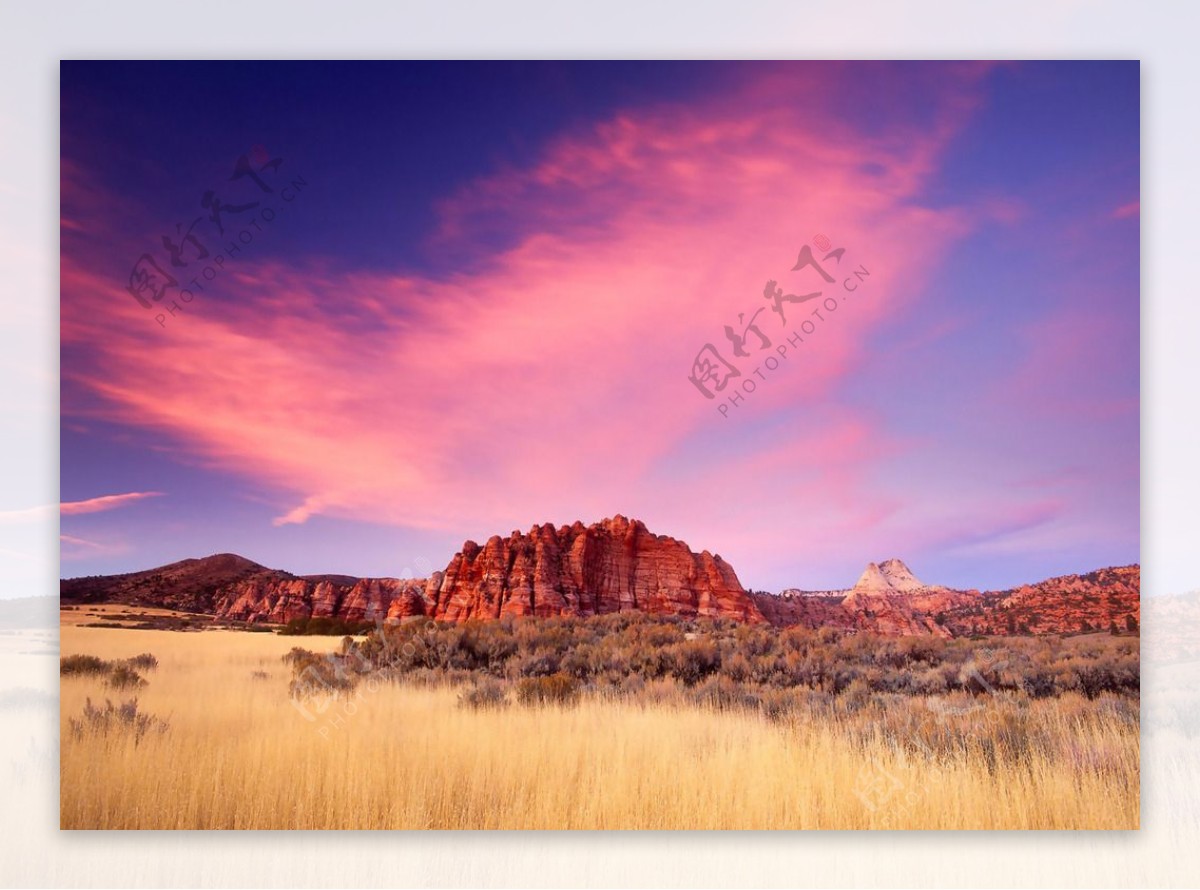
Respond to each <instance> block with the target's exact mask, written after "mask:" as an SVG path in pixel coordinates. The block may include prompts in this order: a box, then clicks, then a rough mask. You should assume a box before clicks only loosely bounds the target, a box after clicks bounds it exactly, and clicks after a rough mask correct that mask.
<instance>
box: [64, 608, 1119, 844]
mask: <svg viewBox="0 0 1200 890" xmlns="http://www.w3.org/2000/svg"><path fill="white" fill-rule="evenodd" d="M295 643H296V640H295V639H289V638H285V637H276V636H272V635H266V634H247V633H239V632H231V631H206V632H201V633H178V632H171V631H150V630H123V629H105V628H86V627H79V626H71V625H68V626H64V627H63V629H62V653H63V654H64V655H69V654H74V653H88V654H94V655H99V656H101V657H103V658H124V657H130V656H133V655H136V654H138V653H139V652H153V653H154V654H155V655H157V656H158V658H159V661H160V665H159V667H158V669H157V670H156V671H154V672H153V673H150V674H148V679H149V681H150V682H149V685H148V686H146V687H144V688H143V689H141V690H139V691H138V692H137V697H138V700H139V705H140V708H141V709H142V710H143V711H146V712H148V713H150V714H153V715H156V716H158V717H162V718H165V719H167V720H168V721H169V724H170V728H169V730H168V731H166V732H165V733H161V734H159V733H154V732H151V733H148V734H147V735H145V736H143V737H142V738H141V739H140V741H135V739H134V738H133V737H132V736H131V735H130V734H128V733H124V734H121V733H112V734H109V735H107V736H104V735H95V734H89V733H84V734H83V735H81V736H78V737H77V736H76V734H74V733H73V732H72V731H71V728H70V719H71V718H72V717H78V716H79V714H80V713H81V712H82V710H83V707H84V702H85V699H86V698H87V697H89V696H90V697H91V698H92V699H93V701H99V702H102V701H103V700H104V699H105V698H106V697H107V698H112V699H113V700H114V701H119V700H121V699H127V698H129V697H131V694H130V693H128V692H126V693H116V692H115V691H113V690H109V689H107V688H106V687H105V686H104V684H103V680H102V679H100V678H97V677H78V678H76V677H68V678H64V679H63V682H62V762H61V825H62V827H63V828H181V829H194V828H224V829H235V828H254V829H280V828H303V829H327V828H350V829H400V828H406V829H407V828H439V829H464V828H514V829H521V828H551V829H561V828H567V829H585V828H598V829H634V828H645V829H728V828H739V829H771V828H821V829H848V828H931V829H932V828H975V829H993V828H1043V829H1044V828H1121V829H1129V828H1137V827H1138V817H1139V796H1138V744H1139V741H1138V730H1137V726H1136V725H1131V724H1129V723H1128V722H1121V721H1120V720H1117V719H1115V718H1113V719H1106V718H1104V716H1103V715H1099V716H1095V715H1092V716H1091V717H1089V719H1086V720H1084V719H1080V717H1079V713H1080V709H1079V707H1077V706H1076V707H1065V706H1063V703H1061V702H1058V701H1055V700H1049V701H1039V702H1035V703H1033V705H1032V706H1031V707H1034V708H1037V709H1039V712H1038V713H1037V714H1036V719H1038V720H1039V721H1044V724H1043V728H1045V729H1047V730H1048V731H1049V732H1050V733H1051V735H1052V737H1053V738H1055V739H1057V740H1058V741H1057V742H1056V743H1055V744H1054V745H1052V746H1050V749H1049V750H1044V751H1043V750H1036V751H1033V752H1030V753H1028V754H1026V755H1025V756H1024V757H1022V758H1020V759H1016V760H1014V761H1012V762H1009V761H1007V760H1001V761H1000V762H999V763H998V764H995V765H994V766H993V768H992V769H989V766H988V763H987V762H986V761H985V760H984V759H983V758H981V757H978V756H968V755H965V754H957V755H956V754H944V755H941V756H929V755H927V754H921V753H919V752H918V753H913V752H912V751H906V750H905V749H904V748H903V746H900V745H897V744H894V742H893V740H890V739H888V738H886V737H885V736H884V735H883V734H882V733H876V734H874V736H872V737H870V738H869V739H868V740H866V741H864V740H863V733H862V731H861V730H862V727H861V726H860V727H855V728H854V729H855V730H856V731H855V732H850V731H849V730H850V729H851V727H848V726H843V725H839V723H838V722H837V721H833V722H828V721H817V720H812V719H799V720H791V721H787V722H784V723H772V722H769V721H767V720H765V719H764V718H762V717H760V716H758V715H757V714H755V713H748V712H715V711H711V710H707V709H704V708H700V707H697V706H695V705H688V704H682V703H680V704H671V703H669V702H668V703H656V704H653V705H639V704H636V703H630V702H627V701H626V702H618V701H602V700H594V699H587V698H585V699H584V700H583V701H582V702H581V703H580V704H579V705H577V706H575V707H571V708H554V707H544V708H525V707H519V706H513V707H509V708H506V709H503V710H494V711H487V710H485V711H473V710H467V709H463V708H460V707H458V706H457V696H456V693H455V692H454V691H453V690H451V689H446V688H418V687H412V686H402V685H397V684H392V683H387V682H383V683H373V682H368V683H364V684H362V685H360V687H359V690H358V693H359V695H358V697H356V698H354V699H352V700H351V701H349V702H347V703H345V704H342V705H334V706H331V707H330V708H329V709H328V710H327V711H326V712H324V713H322V714H316V713H311V712H310V716H312V717H313V718H314V719H313V720H312V721H310V720H308V719H306V717H305V716H304V715H303V714H301V713H300V712H299V711H298V710H297V709H296V708H295V707H294V706H293V705H292V704H291V702H290V700H289V698H288V694H287V686H288V681H289V679H290V673H289V671H288V670H286V668H285V666H284V665H283V664H282V663H281V662H280V660H279V659H280V656H281V655H282V654H284V653H285V652H287V651H288V650H289V649H290V648H291V647H292V646H293V645H295ZM303 643H304V645H305V646H306V647H309V648H316V649H320V648H322V647H327V648H332V647H334V646H336V645H337V644H338V641H337V640H336V639H333V638H306V639H305V640H304V641H303ZM255 671H265V672H267V673H269V674H270V676H269V677H268V678H266V679H252V676H251V675H252V673H253V672H255ZM1076 704H1077V705H1078V702H1077V703H1076ZM963 719H972V720H975V721H978V722H979V723H980V725H981V728H980V731H981V732H984V733H986V732H988V731H989V728H988V727H989V720H991V717H990V715H988V714H987V713H982V714H981V713H980V712H973V713H971V714H970V715H966V716H964V717H963ZM997 719H998V718H997Z"/></svg>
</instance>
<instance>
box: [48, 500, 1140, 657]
mask: <svg viewBox="0 0 1200 890" xmlns="http://www.w3.org/2000/svg"><path fill="white" fill-rule="evenodd" d="M1140 583H1141V571H1140V569H1139V567H1138V566H1136V565H1134V566H1124V567H1121V568H1110V569H1100V570H1099V571H1096V572H1090V573H1088V574H1086V575H1064V576H1062V577H1059V578H1051V579H1049V580H1047V581H1042V582H1039V583H1037V584H1028V585H1024V586H1022V587H1018V588H1014V589H1012V590H1004V591H998V592H990V593H982V594H981V593H978V592H977V591H974V590H970V591H963V590H951V589H950V588H946V587H938V586H931V585H926V584H924V583H922V582H921V581H919V580H918V579H917V578H916V577H915V576H914V575H913V574H912V572H911V571H909V569H908V567H907V566H905V565H904V563H902V562H901V561H900V560H896V559H892V560H887V561H885V562H882V563H879V564H875V563H871V564H869V565H868V566H867V569H866V571H864V572H863V574H862V576H861V577H860V578H859V581H858V583H857V584H856V585H855V586H854V587H853V588H850V589H848V590H843V591H820V592H817V593H805V592H804V591H798V590H797V591H785V592H784V593H783V594H781V595H772V594H765V593H755V594H750V593H748V592H747V591H745V590H743V589H742V585H741V583H740V582H739V581H738V578H737V575H736V574H734V571H733V568H732V567H731V566H730V565H729V564H728V563H726V562H724V561H723V560H722V559H721V558H720V557H719V556H713V555H711V554H709V553H708V552H707V551H705V552H703V553H699V554H697V553H693V552H692V551H691V550H690V549H689V548H688V546H687V545H686V544H684V543H683V542H682V541H677V540H675V539H674V538H668V537H665V536H662V535H655V534H652V533H651V532H650V531H648V530H647V529H646V527H645V525H643V524H642V523H641V522H637V521H631V520H628V519H626V518H625V517H623V516H617V517H615V518H613V519H607V520H605V521H604V522H601V523H597V524H595V525H591V526H588V527H584V525H583V524H582V523H579V522H576V523H575V524H574V525H571V526H562V527H560V528H557V529H556V528H554V527H553V526H551V525H542V526H534V527H533V528H532V529H530V531H529V532H528V533H527V534H521V533H519V532H513V533H512V534H511V535H510V536H509V537H507V538H500V537H493V538H491V539H490V540H488V542H487V543H486V544H485V545H483V546H482V547H480V546H479V545H478V544H475V543H474V542H472V541H467V542H466V543H465V544H464V545H463V549H462V551H461V552H459V553H458V554H457V555H455V557H454V559H452V560H451V561H450V565H449V566H447V568H446V571H445V572H444V573H443V572H435V573H433V575H432V576H431V577H430V578H429V579H428V580H427V581H426V580H404V579H397V578H361V579H356V578H350V577H347V576H343V575H317V576H312V577H307V578H302V577H297V576H295V575H290V574H288V573H287V572H281V571H276V570H273V569H268V568H265V567H263V566H261V565H258V564H257V563H253V562H251V561H250V560H247V559H243V558H242V557H240V556H235V555H233V554H218V555H216V556H210V557H206V558H204V559H187V560H183V561H182V562H178V563H172V564H171V565H168V566H163V567H161V568H158V569H151V570H149V571H145V572H134V573H130V574H127V575H112V576H106V577H94V578H78V579H73V580H64V581H63V582H62V585H61V596H62V598H63V600H64V601H65V602H70V601H76V602H120V603H128V604H131V605H145V606H165V607H167V608H172V609H178V610H181V611H188V612H196V613H201V614H206V615H212V616H213V617H214V618H216V619H220V620H228V621H245V622H263V623H270V624H286V623H287V622H288V621H291V620H292V619H295V618H310V617H316V618H322V617H327V618H339V619H343V620H347V621H370V620H376V619H377V620H390V621H400V620H404V619H406V618H411V617H415V616H422V615H426V616H431V617H433V618H436V619H439V620H443V621H465V620H468V619H472V618H480V619H486V618H497V617H504V616H522V615H543V616H545V615H585V616H586V615H597V614H604V613H609V612H621V611H642V612H647V613H649V614H654V615H681V616H708V617H725V618H733V619H736V620H738V621H768V622H770V623H771V624H773V625H775V626H777V627H788V626H792V625H802V626H806V627H813V628H817V627H836V628H839V629H842V630H847V631H854V630H862V631H869V632H873V633H880V634H889V635H909V634H933V635H937V636H960V635H968V634H1042V633H1078V632H1080V631H1085V630H1089V629H1090V630H1095V631H1107V630H1109V629H1110V628H1111V627H1113V626H1115V627H1116V628H1117V630H1118V631H1120V632H1123V633H1124V632H1128V631H1129V630H1132V629H1135V628H1136V627H1137V626H1138V624H1139V623H1140V620H1141V610H1140V602H1139V589H1140Z"/></svg>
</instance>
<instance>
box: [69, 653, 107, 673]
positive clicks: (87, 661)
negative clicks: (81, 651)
mask: <svg viewBox="0 0 1200 890" xmlns="http://www.w3.org/2000/svg"><path fill="white" fill-rule="evenodd" d="M111 667H112V665H110V664H109V663H108V662H107V661H105V660H104V659H103V658H97V657H96V656H95V655H66V656H64V657H62V658H60V659H59V660H58V673H59V676H62V677H70V676H72V675H76V674H107V673H108V672H109V670H110V669H111Z"/></svg>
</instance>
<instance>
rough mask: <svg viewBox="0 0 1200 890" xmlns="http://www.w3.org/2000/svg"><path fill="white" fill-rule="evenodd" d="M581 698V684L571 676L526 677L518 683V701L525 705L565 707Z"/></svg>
mask: <svg viewBox="0 0 1200 890" xmlns="http://www.w3.org/2000/svg"><path fill="white" fill-rule="evenodd" d="M578 697H579V682H578V681H577V680H576V679H575V678H574V677H572V676H570V675H569V674H563V673H558V674H551V675H550V676H548V677H525V678H523V679H522V680H521V681H520V682H518V683H517V701H519V702H520V703H521V704H523V705H545V704H557V705H565V704H571V703H573V702H574V701H575V700H576V699H577V698H578Z"/></svg>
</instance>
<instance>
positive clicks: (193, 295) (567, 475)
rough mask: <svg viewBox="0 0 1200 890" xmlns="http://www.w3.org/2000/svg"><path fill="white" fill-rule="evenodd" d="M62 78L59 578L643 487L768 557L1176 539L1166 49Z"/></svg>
mask: <svg viewBox="0 0 1200 890" xmlns="http://www.w3.org/2000/svg"><path fill="white" fill-rule="evenodd" d="M61 99H62V106H61V505H60V508H59V511H60V514H61V552H62V566H61V571H62V575H63V576H64V577H74V576H79V575H89V574H109V573H115V572H124V571H133V570H138V569H143V568H149V567H152V566H156V565H161V564H164V563H168V562H172V561H175V560H178V559H182V558H186V557H195V556H204V555H208V554H211V553H217V552H236V553H240V554H241V555H243V556H246V557H248V558H250V559H253V560H255V561H257V562H260V563H263V564H265V565H268V566H270V567H272V568H280V569H285V570H287V571H291V572H294V573H297V574H309V573H324V572H336V573H343V574H350V575H358V576H423V575H425V574H427V573H428V572H429V571H431V570H436V569H441V568H443V567H444V566H445V565H446V563H447V562H449V560H450V558H451V557H452V556H453V555H454V553H455V552H456V551H457V550H458V549H459V548H460V547H461V546H462V543H463V542H464V541H465V540H467V539H471V540H476V541H484V540H486V539H487V538H489V537H490V536H492V535H493V534H500V535H507V534H509V533H510V532H511V531H513V530H517V529H519V530H528V529H529V528H530V527H531V526H533V525H535V524H542V523H545V522H550V523H553V524H555V525H563V524H569V523H572V522H574V521H576V520H581V521H583V522H584V523H585V524H587V523H591V522H596V521H599V520H601V519H603V518H605V517H610V516H614V515H617V514H621V515H624V516H627V517H634V518H638V519H641V520H642V521H644V522H645V523H646V525H647V526H648V527H649V528H650V530H651V531H653V532H655V533H657V534H666V535H671V536H672V537H676V538H679V539H681V540H683V541H686V542H687V543H688V544H689V545H690V546H691V547H692V548H693V549H694V550H696V551H700V550H709V551H710V552H713V553H718V554H720V555H721V556H722V557H723V558H724V559H726V560H727V561H729V562H730V563H731V564H732V565H733V567H734V568H735V570H736V571H737V573H738V576H739V578H740V580H741V581H742V583H743V584H744V585H745V586H747V587H751V588H754V589H759V590H762V589H765V590H780V589H782V588H786V587H801V588H808V589H827V588H838V587H845V586H849V585H850V584H852V583H853V582H854V580H855V579H856V578H857V576H858V574H859V573H860V572H861V571H862V569H863V567H864V566H865V565H866V563H867V562H868V561H881V560H883V559H887V558H891V557H899V558H901V559H904V560H905V562H907V563H908V565H909V566H910V567H911V568H912V569H913V571H914V572H915V573H916V574H917V575H918V577H920V578H921V579H922V580H924V581H926V582H927V583H938V584H947V585H950V586H956V587H964V588H971V587H973V588H979V589H1003V588H1006V587H1009V586H1013V585H1015V584H1019V583H1023V582H1028V581H1035V580H1040V579H1042V578H1045V577H1049V576H1051V575H1057V574H1065V573H1069V572H1083V571H1089V570H1091V569H1094V568H1098V567H1101V566H1108V565H1124V564H1128V563H1133V562H1138V561H1139V439H1138V435H1139V434H1138V429H1139V424H1138V421H1139V372H1138V365H1139V354H1138V343H1139V164H1140V158H1139V69H1138V64H1137V63H1136V62H1063V63H1028V62H1021V63H942V62H939V63H863V62H852V63H830V62H779V63H757V62H744V63H706V62H671V63H650V62H620V63H602V62H588V63H579V62H569V63H551V62H519V63H518V62H514V63H503V62H477V63H463V62H454V63H435V62H396V63H331V62H307V63H281V62H263V63H242V62H236V63H235V62H219V63H212V62H203V63H201V62H173V63H149V62H141V63H128V62H64V63H63V64H62V66H61ZM189 235H190V238H189V237H188V236H189ZM172 252H173V253H174V258H175V261H176V262H177V263H178V265H173V264H172ZM806 257H809V258H811V262H807V261H806V259H805V258H806ZM773 294H777V295H778V296H776V297H774V298H773V296H772V295H773ZM789 298H790V299H789ZM739 352H740V353H741V355H739V354H738V353H739ZM710 395H711V396H712V397H711V398H709V397H708V396H710ZM53 509H54V507H53V505H30V506H29V508H28V509H27V510H19V511H10V512H9V513H8V514H5V515H0V522H16V521H21V520H22V515H21V514H28V515H33V514H35V513H38V512H39V511H46V510H51V511H52V510H53Z"/></svg>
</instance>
